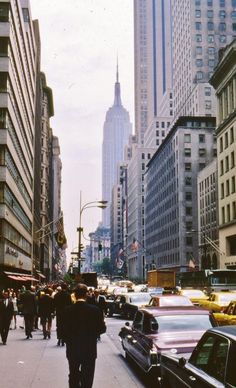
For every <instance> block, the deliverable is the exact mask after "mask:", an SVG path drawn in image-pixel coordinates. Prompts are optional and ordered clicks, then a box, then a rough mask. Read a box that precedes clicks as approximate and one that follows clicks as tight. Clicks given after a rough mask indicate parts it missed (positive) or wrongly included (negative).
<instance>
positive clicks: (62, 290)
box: [54, 283, 72, 346]
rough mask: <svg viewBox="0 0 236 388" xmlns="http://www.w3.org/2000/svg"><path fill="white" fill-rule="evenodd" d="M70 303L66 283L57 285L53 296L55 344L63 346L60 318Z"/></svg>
mask: <svg viewBox="0 0 236 388" xmlns="http://www.w3.org/2000/svg"><path fill="white" fill-rule="evenodd" d="M71 304H72V300H71V295H70V293H69V292H68V288H67V285H66V284H65V283H62V284H61V286H58V287H57V293H56V294H55V296H54V307H55V311H56V326H57V345H58V346H60V345H61V346H64V339H63V332H62V319H63V313H64V310H65V308H66V307H67V306H70V305H71Z"/></svg>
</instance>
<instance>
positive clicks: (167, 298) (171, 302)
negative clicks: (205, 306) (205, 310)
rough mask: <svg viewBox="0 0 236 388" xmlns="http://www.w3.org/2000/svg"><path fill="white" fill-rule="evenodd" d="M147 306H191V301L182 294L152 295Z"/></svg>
mask: <svg viewBox="0 0 236 388" xmlns="http://www.w3.org/2000/svg"><path fill="white" fill-rule="evenodd" d="M149 306H153V307H162V306H193V303H192V302H191V300H190V299H189V298H188V297H187V296H183V295H174V294H170V295H167V294H165V295H152V298H151V300H150V302H149Z"/></svg>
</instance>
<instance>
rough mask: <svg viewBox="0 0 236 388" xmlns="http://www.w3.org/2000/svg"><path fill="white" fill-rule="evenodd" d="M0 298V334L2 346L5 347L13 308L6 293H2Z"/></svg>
mask: <svg viewBox="0 0 236 388" xmlns="http://www.w3.org/2000/svg"><path fill="white" fill-rule="evenodd" d="M0 298H1V299H0V334H1V337H2V343H3V345H6V344H7V336H8V332H9V328H10V324H11V320H12V317H13V314H14V307H13V303H12V301H11V300H10V299H9V296H8V293H7V292H3V293H2V295H1V296H0Z"/></svg>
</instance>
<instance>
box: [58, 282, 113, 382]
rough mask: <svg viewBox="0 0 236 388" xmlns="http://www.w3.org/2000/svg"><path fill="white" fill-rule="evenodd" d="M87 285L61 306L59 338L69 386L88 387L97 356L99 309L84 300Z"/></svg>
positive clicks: (101, 325)
mask: <svg viewBox="0 0 236 388" xmlns="http://www.w3.org/2000/svg"><path fill="white" fill-rule="evenodd" d="M86 297H87V286H86V285H85V284H79V285H78V286H77V287H76V289H75V298H76V303H74V304H72V305H71V306H69V307H66V308H65V311H64V315H63V338H64V339H65V341H66V356H67V359H68V364H69V387H70V388H78V387H81V388H91V387H92V385H93V378H94V371H95V362H96V358H97V337H98V336H99V335H100V334H102V333H105V331H106V325H105V322H104V319H103V314H102V312H101V310H100V309H99V308H98V307H97V306H95V305H91V304H89V303H87V302H86Z"/></svg>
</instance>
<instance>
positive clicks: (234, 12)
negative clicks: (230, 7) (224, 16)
mask: <svg viewBox="0 0 236 388" xmlns="http://www.w3.org/2000/svg"><path fill="white" fill-rule="evenodd" d="M231 18H232V19H236V11H232V12H231Z"/></svg>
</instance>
